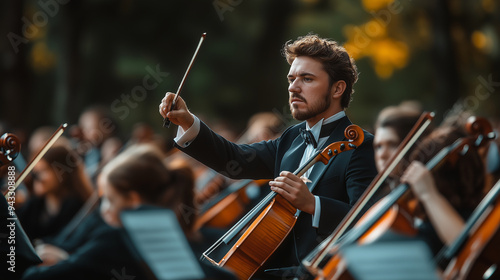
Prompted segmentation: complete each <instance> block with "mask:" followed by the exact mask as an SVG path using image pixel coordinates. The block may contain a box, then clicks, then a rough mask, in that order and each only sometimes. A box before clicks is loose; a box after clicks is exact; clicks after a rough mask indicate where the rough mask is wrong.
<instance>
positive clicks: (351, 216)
mask: <svg viewBox="0 0 500 280" xmlns="http://www.w3.org/2000/svg"><path fill="white" fill-rule="evenodd" d="M433 119H434V113H432V112H424V113H422V115H421V116H420V118H419V120H418V121H417V122H416V123H415V125H414V126H413V128H412V130H411V131H410V132H409V133H408V135H407V136H406V137H405V139H403V141H402V142H401V144H400V145H399V147H398V149H397V151H396V152H395V153H394V155H393V156H392V157H391V158H390V159H389V161H388V164H387V166H386V168H385V169H384V170H383V171H381V172H380V173H379V174H378V175H377V177H375V178H374V179H373V181H372V183H371V184H370V185H369V186H368V188H367V189H366V190H365V191H364V193H363V195H362V196H361V197H360V198H359V199H358V201H356V203H355V204H354V206H353V207H352V208H351V210H350V211H349V212H348V213H347V215H346V216H345V217H344V219H343V220H342V221H341V222H340V224H339V225H338V226H337V228H336V229H335V231H334V232H333V233H332V234H331V235H330V236H329V237H328V238H326V239H325V240H324V241H323V242H322V243H321V244H320V245H319V246H318V247H317V248H315V249H314V250H313V251H312V252H311V253H310V254H309V255H308V256H307V257H306V258H305V259H304V260H303V261H302V264H303V265H304V267H305V268H307V270H308V271H309V272H310V273H311V274H312V275H316V276H320V275H322V274H323V272H322V269H323V268H322V267H321V263H323V261H324V259H325V258H326V256H327V254H328V252H329V251H331V250H332V249H333V248H334V247H335V246H336V244H337V242H338V240H339V238H340V237H341V236H342V235H343V234H344V233H345V232H346V231H347V230H348V229H349V228H350V227H351V226H352V224H353V223H354V221H355V220H356V219H358V218H359V216H361V214H362V209H363V208H364V207H365V206H366V205H367V204H368V202H369V201H370V199H371V198H372V197H373V196H374V195H375V193H376V192H377V191H378V190H379V189H380V187H381V186H382V183H383V182H384V181H385V179H387V177H388V176H389V174H391V173H392V171H393V170H394V168H396V166H397V165H398V164H399V162H400V161H401V160H402V159H403V157H404V156H405V155H406V154H407V153H408V151H409V150H410V149H411V147H412V146H413V145H414V144H415V143H416V141H417V140H418V138H419V137H420V136H421V135H422V134H423V133H424V132H425V130H426V129H427V127H428V126H429V125H430V123H431V122H432V120H433ZM396 217H397V216H394V218H396Z"/></svg>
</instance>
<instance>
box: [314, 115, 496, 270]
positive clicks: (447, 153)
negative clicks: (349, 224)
mask: <svg viewBox="0 0 500 280" xmlns="http://www.w3.org/2000/svg"><path fill="white" fill-rule="evenodd" d="M466 129H467V131H468V133H469V136H467V137H463V138H460V139H458V140H456V141H455V142H454V143H453V144H452V145H450V146H448V147H445V148H444V149H442V150H441V151H440V152H439V153H438V154H437V155H435V156H434V157H433V158H432V159H431V160H430V161H429V162H428V163H427V164H426V167H427V169H429V170H433V169H434V168H437V167H439V166H440V165H441V164H443V163H445V162H446V161H451V162H454V161H456V160H457V159H458V157H459V156H460V155H461V154H465V153H467V151H468V150H469V149H472V148H478V147H480V146H482V145H484V144H485V143H486V142H487V141H488V140H490V139H493V138H494V137H495V134H494V133H493V132H492V129H491V125H489V123H488V122H487V121H486V120H485V119H482V118H475V117H471V118H469V120H468V122H467V125H466ZM408 190H409V186H408V185H407V184H400V185H399V186H398V187H397V188H395V189H394V190H393V191H392V192H391V193H390V194H389V195H387V196H386V197H385V198H384V199H383V200H381V201H380V202H379V203H378V204H377V205H376V206H375V207H372V208H371V209H370V210H369V211H368V212H367V213H366V214H365V215H364V217H365V218H364V219H362V220H361V221H360V222H358V224H356V226H355V227H354V228H353V229H352V230H351V231H350V232H349V233H348V234H346V236H345V237H344V238H343V239H342V241H341V242H340V243H338V244H336V246H335V247H333V248H331V250H330V251H329V252H328V254H326V256H325V257H324V258H323V259H322V260H321V264H323V267H322V275H320V276H319V278H320V279H346V278H349V275H348V271H346V270H345V269H344V268H345V267H344V266H343V264H344V263H343V259H342V257H341V251H342V249H343V248H345V247H347V246H349V245H352V244H355V243H358V244H365V243H368V242H371V241H373V240H374V239H376V238H378V236H380V235H381V234H383V233H385V232H387V231H388V230H389V229H394V226H396V227H398V228H399V229H405V230H406V233H412V232H414V229H413V228H412V227H413V223H412V217H411V214H410V216H408V217H405V214H408V213H407V212H405V211H401V212H400V211H399V210H401V209H403V210H405V209H407V207H406V206H407V203H406V202H407V198H408V197H406V195H407V194H408Z"/></svg>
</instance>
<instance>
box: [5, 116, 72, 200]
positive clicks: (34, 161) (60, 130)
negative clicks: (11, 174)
mask: <svg viewBox="0 0 500 280" xmlns="http://www.w3.org/2000/svg"><path fill="white" fill-rule="evenodd" d="M67 127H68V124H67V123H64V124H62V125H61V126H59V128H58V129H57V130H56V131H55V132H54V134H52V136H50V138H49V140H47V142H46V143H45V145H44V146H43V148H42V149H41V150H40V151H39V152H38V154H37V155H36V156H35V157H34V158H33V159H32V160H31V161H30V163H29V164H28V165H27V166H26V168H25V169H24V170H23V171H22V172H21V174H19V177H17V180H16V183H15V184H14V187H13V188H12V189H8V190H7V191H6V192H5V193H4V196H5V198H6V199H7V200H8V199H9V197H11V196H14V193H15V191H16V189H17V187H19V185H20V184H21V183H22V182H23V181H24V179H25V178H26V176H28V174H29V173H30V172H31V170H33V167H35V165H36V164H37V163H38V162H39V161H40V160H41V159H42V157H43V156H44V155H45V153H46V152H47V151H48V150H49V149H50V147H52V145H54V143H55V142H56V141H57V139H59V137H61V135H62V134H63V132H64V130H65V129H66V128H67Z"/></svg>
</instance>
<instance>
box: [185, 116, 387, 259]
mask: <svg viewBox="0 0 500 280" xmlns="http://www.w3.org/2000/svg"><path fill="white" fill-rule="evenodd" d="M350 124H351V121H350V120H349V119H348V118H347V117H344V118H342V119H340V120H339V122H338V125H337V126H336V128H335V129H334V130H333V132H332V133H331V135H330V137H329V138H328V140H327V142H326V144H325V145H324V146H327V145H328V144H331V143H333V142H337V141H342V140H345V136H344V130H345V128H346V127H347V126H349V125H350ZM300 128H305V122H303V123H300V124H298V125H294V126H292V127H290V128H288V129H287V130H286V131H285V132H284V133H283V134H282V135H281V137H279V138H278V139H276V140H270V141H262V142H259V143H254V144H250V145H237V144H234V143H232V142H229V141H227V140H226V139H224V138H223V137H221V136H220V135H218V134H216V133H215V132H213V131H212V130H210V129H209V128H208V127H207V126H206V125H205V124H204V123H201V127H200V133H199V134H198V136H197V137H196V138H195V139H194V140H193V142H192V143H191V144H189V146H188V147H186V148H181V147H179V146H178V148H179V149H181V150H182V151H183V152H185V153H187V154H189V155H190V156H192V157H194V158H195V159H197V160H199V161H200V162H202V163H204V164H205V165H207V166H208V167H210V168H212V169H214V170H216V171H218V172H220V173H222V174H223V175H226V176H228V177H231V178H234V179H244V178H246V179H273V178H275V177H277V176H278V174H279V173H280V172H281V171H283V170H287V171H291V172H293V171H295V170H296V169H297V168H298V167H299V164H300V161H301V158H302V156H303V154H304V150H305V148H306V144H305V143H304V141H303V139H302V138H301V137H300V134H299V129H300ZM323 148H324V147H323ZM376 174H377V171H376V169H375V161H374V153H373V135H371V134H370V133H368V132H366V131H364V141H363V144H361V145H360V146H359V147H358V148H357V149H355V150H350V151H346V152H343V153H340V154H339V155H337V156H335V157H334V158H332V159H331V160H330V161H329V163H328V164H327V165H324V164H323V163H316V164H315V165H314V168H313V170H312V172H311V174H310V175H309V180H311V181H312V183H309V184H308V185H309V187H310V189H311V187H314V190H313V194H314V195H317V196H318V197H319V198H320V200H321V217H320V223H319V227H318V228H314V227H312V215H310V214H308V213H301V214H300V215H299V217H298V219H297V223H296V225H295V227H294V229H293V230H292V232H291V234H290V235H289V236H288V237H287V238H286V239H285V241H284V242H283V244H282V245H281V246H280V249H278V250H277V251H276V252H275V254H274V255H273V257H271V258H270V261H269V262H268V263H267V265H266V267H282V266H294V265H298V264H300V262H301V260H302V259H303V258H304V257H305V256H306V255H307V254H308V253H309V252H310V251H311V250H312V249H314V248H315V247H316V246H317V245H318V244H319V243H320V242H321V241H322V240H324V239H325V238H326V237H328V236H329V235H330V234H331V233H332V232H333V230H334V229H335V227H336V226H337V224H338V223H339V222H340V221H341V220H342V219H343V217H344V216H345V215H346V214H347V212H348V211H349V209H350V208H351V206H352V205H353V204H354V203H355V202H356V200H357V199H358V198H359V197H360V195H361V194H362V193H363V191H364V190H365V188H366V187H367V186H368V185H369V184H370V182H371V181H372V179H373V178H374V177H375V175H376Z"/></svg>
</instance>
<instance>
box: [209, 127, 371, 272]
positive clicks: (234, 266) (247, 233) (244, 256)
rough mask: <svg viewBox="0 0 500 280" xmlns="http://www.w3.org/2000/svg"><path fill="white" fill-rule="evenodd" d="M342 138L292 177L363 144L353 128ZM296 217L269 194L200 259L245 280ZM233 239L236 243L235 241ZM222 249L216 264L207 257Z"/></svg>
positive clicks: (283, 202)
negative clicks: (226, 269) (227, 246)
mask: <svg viewBox="0 0 500 280" xmlns="http://www.w3.org/2000/svg"><path fill="white" fill-rule="evenodd" d="M344 134H345V136H346V138H347V139H349V140H348V141H339V142H335V143H332V144H330V145H329V146H328V147H326V148H325V149H324V150H323V151H319V152H317V153H316V154H315V155H313V156H312V157H311V158H310V159H309V160H308V161H307V162H306V163H305V164H304V165H303V166H301V167H299V168H298V169H297V170H296V171H295V172H294V174H295V175H297V176H299V177H300V176H302V175H303V174H304V173H305V172H306V171H307V170H308V169H309V168H311V167H312V166H313V165H314V164H315V163H317V162H322V163H323V164H327V163H328V162H329V161H330V160H331V159H332V158H334V157H335V156H336V155H338V154H339V153H342V152H345V151H349V150H353V149H356V148H357V147H358V146H359V145H361V144H362V143H363V140H364V134H363V130H362V129H361V128H360V127H359V126H357V125H350V126H348V127H347V128H346V130H345V131H344ZM311 191H312V190H311ZM299 214H300V210H297V209H296V208H295V207H294V206H293V205H292V204H290V202H288V201H287V200H286V199H284V198H283V197H282V196H278V195H277V194H276V193H275V192H270V193H269V194H268V195H267V196H266V197H265V198H264V199H263V200H262V201H260V202H259V203H258V204H257V205H256V206H255V207H254V208H253V209H252V210H251V211H249V212H248V213H247V214H246V215H245V216H244V217H243V218H242V219H241V220H240V221H239V222H238V223H236V224H235V225H234V226H233V227H232V228H231V229H230V230H229V231H228V232H226V233H225V234H224V235H223V236H222V237H221V238H220V239H219V240H218V241H217V242H216V243H215V244H214V245H212V246H211V247H210V248H209V249H208V250H206V251H205V252H204V253H203V256H202V259H207V260H208V261H210V262H211V263H212V264H214V265H216V266H220V267H225V268H228V269H230V270H231V271H233V272H234V273H235V274H236V276H237V277H238V279H249V278H250V277H252V276H253V275H254V274H255V273H256V272H257V270H258V269H259V268H260V267H261V266H262V265H263V264H264V263H265V261H266V260H267V259H268V258H269V257H270V256H271V255H272V254H273V252H274V251H275V250H276V249H277V248H278V246H279V245H280V244H281V243H282V242H283V240H284V239H285V237H287V236H288V234H289V233H290V231H291V230H292V228H293V226H294V225H295V222H296V221H297V218H298V215H299ZM237 236H238V239H236V237H237ZM234 240H236V242H234ZM223 245H230V248H229V250H227V252H226V251H224V253H223V257H222V258H221V259H220V260H219V261H216V260H214V259H213V258H212V257H213V256H211V255H212V254H213V253H214V252H215V251H216V250H219V251H220V250H222V249H226V247H223ZM219 251H217V252H216V253H219Z"/></svg>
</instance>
